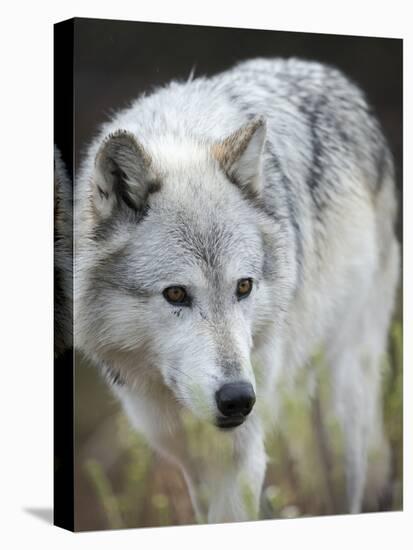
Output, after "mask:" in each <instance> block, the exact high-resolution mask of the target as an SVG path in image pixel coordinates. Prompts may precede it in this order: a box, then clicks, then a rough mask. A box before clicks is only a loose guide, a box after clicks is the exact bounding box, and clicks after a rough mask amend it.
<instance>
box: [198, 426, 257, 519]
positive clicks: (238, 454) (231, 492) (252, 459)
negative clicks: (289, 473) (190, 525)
mask: <svg viewBox="0 0 413 550" xmlns="http://www.w3.org/2000/svg"><path fill="white" fill-rule="evenodd" d="M250 420H251V421H252V420H253V419H250ZM245 428H246V429H245V430H244V431H243V433H242V434H241V433H240V434H239V436H238V434H237V435H236V436H235V438H234V454H233V456H232V457H231V460H230V461H229V462H228V463H227V464H225V463H224V464H222V465H221V468H219V467H217V468H216V469H215V471H213V472H209V475H208V477H209V480H208V481H209V488H210V499H209V511H208V522H209V523H220V522H230V521H246V520H254V519H258V514H259V503H260V495H261V490H262V484H263V481H264V475H265V468H266V454H265V450H264V438H263V433H262V430H261V428H260V426H259V423H258V421H256V422H251V423H250V424H249V425H248V426H245Z"/></svg>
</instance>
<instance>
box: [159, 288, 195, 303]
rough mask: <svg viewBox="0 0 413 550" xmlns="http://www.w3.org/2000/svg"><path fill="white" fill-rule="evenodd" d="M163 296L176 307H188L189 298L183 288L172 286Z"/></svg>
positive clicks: (166, 289)
mask: <svg viewBox="0 0 413 550" xmlns="http://www.w3.org/2000/svg"><path fill="white" fill-rule="evenodd" d="M163 296H164V298H165V300H167V301H168V302H169V303H170V304H173V305H175V306H188V305H189V296H188V294H187V292H186V290H185V289H184V288H183V287H182V286H170V287H168V288H165V290H164V291H163Z"/></svg>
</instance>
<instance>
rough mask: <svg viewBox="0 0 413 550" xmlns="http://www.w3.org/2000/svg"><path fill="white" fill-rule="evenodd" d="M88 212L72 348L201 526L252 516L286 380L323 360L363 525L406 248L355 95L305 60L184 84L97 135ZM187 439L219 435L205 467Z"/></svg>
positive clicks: (80, 229) (382, 447) (382, 155)
mask: <svg viewBox="0 0 413 550" xmlns="http://www.w3.org/2000/svg"><path fill="white" fill-rule="evenodd" d="M75 210H76V216H75V225H76V227H75V238H76V243H75V281H74V284H75V304H74V316H75V327H76V328H75V335H74V338H75V346H76V348H77V349H79V350H81V351H83V352H84V353H85V354H86V355H87V356H88V357H89V358H90V359H92V360H93V361H94V362H95V363H96V364H97V365H99V367H100V368H101V370H102V372H103V373H104V375H105V377H106V379H107V381H108V383H109V384H110V385H111V387H112V389H113V392H114V393H115V395H116V396H117V397H118V398H119V400H120V402H121V403H122V405H123V408H124V411H125V412H126V414H127V415H128V417H129V419H130V421H131V423H132V425H133V426H134V427H135V428H136V430H138V431H139V432H140V433H141V434H143V435H144V436H145V437H146V438H147V441H148V442H149V443H150V445H151V446H152V447H153V448H154V449H156V450H157V451H159V452H160V453H162V455H163V456H165V457H167V458H168V459H169V460H171V461H173V462H174V463H175V464H176V465H177V466H178V467H179V468H180V469H181V470H182V472H183V475H184V477H185V479H186V481H187V484H188V489H189V492H190V495H191V498H192V502H193V505H194V508H195V511H196V514H197V516H198V518H199V519H200V521H205V520H208V521H210V522H219V521H240V520H246V519H251V518H254V517H257V513H258V509H259V502H260V493H261V489H262V485H263V479H264V474H265V468H266V454H265V437H266V433H268V431H269V430H271V429H273V427H274V426H276V425H282V422H283V417H282V415H280V414H279V402H280V398H279V396H280V392H281V391H282V386H283V383H284V382H283V380H285V379H286V378H287V379H293V378H294V377H296V375H297V374H298V373H299V372H300V370H301V369H302V368H303V367H305V366H306V365H308V364H309V362H310V359H311V357H312V356H313V354H314V353H316V351H317V350H319V349H322V350H323V354H324V357H325V361H326V363H327V365H328V368H329V372H330V375H331V393H332V402H333V403H334V409H335V410H334V415H335V416H336V418H337V420H338V423H339V425H340V427H341V430H342V434H343V438H344V446H345V450H344V458H345V471H346V488H347V489H346V490H347V502H348V511H350V512H353V513H356V512H359V511H361V509H362V505H363V498H364V496H365V489H366V479H367V475H368V456H369V453H370V452H371V451H372V450H374V451H375V452H377V453H379V454H380V455H381V456H382V457H383V461H384V462H385V463H386V460H387V459H386V457H387V455H388V445H387V442H386V438H385V435H384V430H383V422H382V406H381V376H380V364H381V359H382V357H383V354H384V352H385V349H386V338H387V332H388V328H389V322H390V319H391V315H392V309H393V303H394V299H395V290H396V286H397V281H398V273H399V246H398V243H397V240H396V238H395V234H394V229H393V225H394V220H395V216H396V201H395V190H394V168H393V163H392V157H391V154H390V151H389V148H388V145H387V143H386V140H385V138H384V137H383V134H382V131H381V129H380V125H379V123H378V121H377V119H376V117H375V116H374V114H373V113H372V110H371V109H370V107H369V105H368V103H367V101H366V99H365V97H364V94H363V93H362V92H361V91H360V90H359V89H358V87H357V86H356V85H354V84H353V83H352V82H350V81H349V80H348V79H347V78H346V77H345V76H344V75H343V74H341V73H340V72H339V71H338V70H336V69H335V68H332V67H329V66H324V65H322V64H319V63H316V62H306V61H301V60H298V59H288V60H284V59H272V60H270V59H253V60H250V61H246V62H243V63H240V64H238V65H236V66H235V67H234V68H232V69H230V70H228V71H225V72H223V73H221V74H218V75H216V76H213V77H211V78H203V77H201V78H196V79H193V78H190V79H189V80H188V81H186V82H171V83H170V84H169V85H167V86H165V87H162V88H159V89H157V90H156V91H154V92H153V93H152V94H150V95H147V96H142V97H139V98H138V99H137V100H136V101H135V102H134V103H133V104H132V105H131V106H130V107H129V108H127V109H125V110H123V111H120V112H118V113H117V114H115V115H114V116H113V118H112V119H111V120H110V122H108V123H106V124H104V125H103V126H102V127H101V129H100V131H99V134H98V136H97V137H96V139H95V140H94V141H93V143H92V144H91V145H90V147H89V149H88V150H87V152H86V155H85V159H84V161H83V163H82V166H81V169H80V172H79V174H78V176H77V181H76V204H75ZM311 391H312V390H311V387H309V388H308V392H309V393H311ZM188 422H189V423H191V422H192V423H195V424H196V425H197V426H199V433H206V434H210V435H211V440H210V441H211V442H210V443H208V445H207V452H206V456H204V457H203V458H199V459H197V458H196V456H195V455H196V453H195V455H194V452H193V449H192V450H191V445H190V444H188V440H187V438H186V426H187V424H188ZM204 429H205V430H206V431H205V432H204V431H202V430H204ZM385 478H386V467H385V468H384V470H383V476H382V479H383V480H384V479H385Z"/></svg>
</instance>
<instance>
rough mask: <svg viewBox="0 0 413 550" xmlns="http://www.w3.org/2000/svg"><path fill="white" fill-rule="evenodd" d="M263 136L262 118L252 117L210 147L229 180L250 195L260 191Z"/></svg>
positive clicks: (264, 133)
mask: <svg viewBox="0 0 413 550" xmlns="http://www.w3.org/2000/svg"><path fill="white" fill-rule="evenodd" d="M265 135H266V124H265V120H264V119H263V118H262V117H255V118H254V119H253V120H251V121H250V122H249V123H248V124H245V125H244V126H242V127H241V128H239V129H238V130H237V131H236V132H234V133H233V134H231V135H230V136H228V137H227V138H225V139H224V140H223V141H221V142H218V143H215V144H214V145H213V146H212V154H213V156H214V157H215V158H216V159H217V160H218V162H219V163H220V165H221V167H222V169H223V170H224V172H225V173H226V174H227V176H228V177H229V179H230V180H231V181H232V182H233V183H235V184H237V185H238V186H239V187H240V188H241V189H242V190H243V191H246V192H248V193H251V194H253V195H258V194H259V193H260V191H261V182H260V180H261V178H260V175H261V153H262V150H263V146H264V141H265Z"/></svg>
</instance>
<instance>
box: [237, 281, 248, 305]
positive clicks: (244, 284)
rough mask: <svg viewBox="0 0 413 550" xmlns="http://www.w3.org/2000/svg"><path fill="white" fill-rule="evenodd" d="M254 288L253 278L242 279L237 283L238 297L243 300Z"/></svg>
mask: <svg viewBox="0 0 413 550" xmlns="http://www.w3.org/2000/svg"><path fill="white" fill-rule="evenodd" d="M251 290H252V279H240V280H239V281H238V284H237V298H238V300H242V298H246V297H247V296H249V295H250V293H251Z"/></svg>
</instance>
